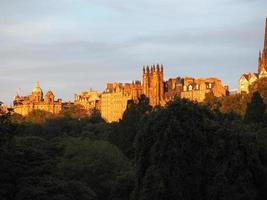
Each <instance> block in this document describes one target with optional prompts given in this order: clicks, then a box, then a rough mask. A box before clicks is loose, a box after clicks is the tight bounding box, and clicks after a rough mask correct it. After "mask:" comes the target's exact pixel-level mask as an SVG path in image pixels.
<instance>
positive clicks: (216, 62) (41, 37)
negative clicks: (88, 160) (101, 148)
mask: <svg viewBox="0 0 267 200" xmlns="http://www.w3.org/2000/svg"><path fill="white" fill-rule="evenodd" d="M266 17H267V3H266V0H201V1H199V0H134V1H125V0H45V1H43V0H25V1H22V0H0V77H1V78H0V101H4V102H6V103H8V104H10V103H11V102H12V99H13V97H14V96H15V95H16V92H17V91H18V89H19V88H20V94H21V95H28V94H29V93H30V92H31V90H32V88H33V86H34V82H35V81H36V80H39V81H40V84H41V87H42V88H43V90H44V92H46V91H47V90H48V89H52V90H53V91H54V93H55V95H56V97H57V98H63V100H66V101H67V100H73V95H74V93H79V92H80V91H84V90H89V89H90V88H93V89H95V90H99V91H102V90H103V89H104V87H105V83H106V82H113V81H120V82H128V81H130V82H131V81H132V80H140V79H141V77H142V66H143V65H151V64H156V63H162V64H164V66H165V68H164V73H165V80H167V79H168V78H170V77H176V76H193V77H210V76H216V77H219V78H220V79H222V81H223V83H225V84H228V85H229V86H230V88H231V89H235V88H237V81H238V79H239V77H240V75H241V74H242V73H244V72H253V71H256V70H257V56H258V52H259V50H260V49H262V46H263V36H264V23H265V18H266Z"/></svg>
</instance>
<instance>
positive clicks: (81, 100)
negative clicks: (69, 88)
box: [74, 90, 100, 111]
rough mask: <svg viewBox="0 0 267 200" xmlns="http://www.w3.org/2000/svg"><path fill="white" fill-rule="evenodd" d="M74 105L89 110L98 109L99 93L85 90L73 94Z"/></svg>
mask: <svg viewBox="0 0 267 200" xmlns="http://www.w3.org/2000/svg"><path fill="white" fill-rule="evenodd" d="M74 105H81V106H82V107H83V108H84V109H86V110H88V111H91V110H93V109H97V110H100V94H99V93H98V92H97V91H91V90H90V91H85V92H81V93H80V94H79V95H78V94H75V95H74Z"/></svg>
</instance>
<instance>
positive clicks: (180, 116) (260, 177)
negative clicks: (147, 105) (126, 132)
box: [133, 100, 267, 200]
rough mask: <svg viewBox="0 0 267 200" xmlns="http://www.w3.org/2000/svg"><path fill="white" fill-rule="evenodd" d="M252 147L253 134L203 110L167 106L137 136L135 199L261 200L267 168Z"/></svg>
mask: <svg viewBox="0 0 267 200" xmlns="http://www.w3.org/2000/svg"><path fill="white" fill-rule="evenodd" d="M256 145H257V143H256V137H255V134H254V135H253V134H248V133H246V130H245V129H243V128H240V127H239V126H236V125H235V124H232V123H231V122H229V121H221V119H220V118H217V115H216V114H215V113H212V112H210V111H209V110H208V109H206V108H205V107H201V106H199V105H197V104H194V103H192V102H189V101H187V100H177V101H175V102H171V103H170V104H169V105H167V107H166V108H164V109H161V110H160V111H159V112H155V113H152V114H151V115H150V116H149V117H148V119H147V120H146V122H145V123H144V125H143V127H142V128H141V130H140V131H139V132H138V135H137V136H136V147H135V149H136V172H137V173H136V187H135V190H134V193H133V199H136V200H150V199H153V200H173V199H183V200H187V199H199V200H206V199H218V200H228V199H231V200H241V199H264V198H262V197H264V196H266V191H264V190H263V189H260V187H259V186H258V184H259V183H260V184H262V185H263V186H266V182H267V181H266V177H267V174H266V169H267V168H266V166H264V165H262V163H261V160H260V158H259V154H258V150H257V146H256ZM265 188H266V187H265Z"/></svg>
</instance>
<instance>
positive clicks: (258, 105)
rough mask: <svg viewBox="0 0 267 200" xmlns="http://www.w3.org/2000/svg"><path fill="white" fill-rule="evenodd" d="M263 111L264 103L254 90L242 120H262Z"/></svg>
mask: <svg viewBox="0 0 267 200" xmlns="http://www.w3.org/2000/svg"><path fill="white" fill-rule="evenodd" d="M264 113H265V104H264V102H263V99H262V97H261V95H260V93H259V92H254V93H253V96H252V98H251V102H250V103H249V104H248V106H247V111H246V115H245V117H244V121H245V122H248V123H259V122H263V120H264Z"/></svg>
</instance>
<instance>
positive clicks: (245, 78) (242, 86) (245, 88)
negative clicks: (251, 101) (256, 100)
mask: <svg viewBox="0 0 267 200" xmlns="http://www.w3.org/2000/svg"><path fill="white" fill-rule="evenodd" d="M263 77H267V18H266V22H265V34H264V45H263V51H262V52H261V51H260V53H259V58H258V72H257V73H245V74H242V75H241V77H240V79H239V81H238V93H242V92H245V93H248V92H249V86H250V85H251V84H252V83H253V82H255V81H256V80H258V79H260V78H263Z"/></svg>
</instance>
